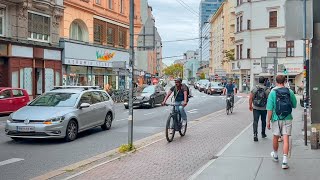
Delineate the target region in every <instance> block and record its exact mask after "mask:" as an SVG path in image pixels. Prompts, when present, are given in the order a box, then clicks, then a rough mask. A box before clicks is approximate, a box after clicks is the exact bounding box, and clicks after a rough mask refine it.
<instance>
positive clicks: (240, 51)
mask: <svg viewBox="0 0 320 180" xmlns="http://www.w3.org/2000/svg"><path fill="white" fill-rule="evenodd" d="M239 51H240V59H242V44H240V50H239Z"/></svg>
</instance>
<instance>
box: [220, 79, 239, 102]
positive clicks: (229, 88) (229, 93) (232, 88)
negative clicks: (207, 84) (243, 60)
mask: <svg viewBox="0 0 320 180" xmlns="http://www.w3.org/2000/svg"><path fill="white" fill-rule="evenodd" d="M226 94H227V97H228V96H230V97H231V106H232V107H233V104H234V95H235V94H237V92H236V87H235V85H234V84H232V81H229V83H228V84H227V85H226V87H225V88H224V91H223V95H226Z"/></svg>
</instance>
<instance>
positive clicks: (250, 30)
mask: <svg viewBox="0 0 320 180" xmlns="http://www.w3.org/2000/svg"><path fill="white" fill-rule="evenodd" d="M284 3H285V0H268V1H258V0H251V1H248V0H244V1H242V0H238V1H237V6H236V22H237V23H236V24H237V25H236V33H235V45H236V50H235V54H236V60H237V62H236V63H237V66H238V68H239V73H240V82H243V84H247V86H248V85H249V84H250V87H252V86H253V85H254V84H255V83H256V82H257V78H258V77H259V76H265V77H269V78H270V79H271V78H272V77H273V72H272V71H273V70H274V68H273V67H274V65H273V64H268V67H267V68H265V64H264V63H263V62H262V59H263V58H265V57H268V56H270V55H269V54H268V51H270V48H273V49H275V48H282V49H284V51H285V55H284V57H281V58H280V57H279V58H278V64H279V67H280V66H285V67H286V68H287V70H288V77H289V81H290V84H291V85H292V88H293V89H294V88H295V87H296V86H299V85H300V84H301V81H302V72H303V58H302V56H303V42H302V41H286V39H285V16H284V14H285V12H284ZM262 66H263V67H264V69H263V68H262ZM278 69H281V68H278ZM277 74H283V72H277ZM271 81H272V80H271ZM239 89H240V90H242V89H243V86H240V87H239Z"/></svg>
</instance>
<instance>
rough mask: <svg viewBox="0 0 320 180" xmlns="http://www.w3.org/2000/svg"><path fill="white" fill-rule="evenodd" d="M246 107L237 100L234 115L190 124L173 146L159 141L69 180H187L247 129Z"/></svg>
mask: <svg viewBox="0 0 320 180" xmlns="http://www.w3.org/2000/svg"><path fill="white" fill-rule="evenodd" d="M247 104H248V99H247V98H243V99H240V100H239V104H237V107H236V108H235V110H234V111H235V112H234V114H232V115H229V116H227V115H226V112H225V110H223V111H221V112H218V113H214V114H211V115H208V116H205V117H203V118H200V119H199V120H198V121H195V122H192V123H191V124H190V127H188V131H187V134H186V136H185V137H183V138H181V137H180V135H179V133H176V136H175V139H174V141H173V142H172V143H167V141H166V140H165V139H161V140H159V141H157V142H155V143H153V144H151V145H149V146H147V147H145V148H142V149H140V150H138V151H137V152H135V153H133V154H130V155H128V156H125V157H122V158H120V159H117V160H114V161H112V162H109V163H106V164H101V165H100V166H99V167H96V168H94V169H92V170H90V171H83V172H80V173H78V174H77V176H73V177H69V178H73V179H80V180H81V179H83V180H88V179H95V180H96V179H121V180H126V179H130V180H135V179H143V180H150V179H164V180H168V179H175V180H176V179H188V178H189V177H190V176H191V175H192V174H194V173H195V172H196V171H197V169H199V168H200V167H202V166H203V165H204V164H205V163H207V162H208V161H209V160H211V159H213V158H215V155H216V154H217V153H218V152H219V151H220V150H221V149H223V147H225V145H226V144H228V143H229V142H230V141H231V140H232V139H233V138H234V137H236V136H237V135H238V134H239V133H240V132H241V131H243V129H245V128H246V127H248V126H249V125H250V123H251V122H252V120H251V119H252V117H251V115H250V114H248V113H246V112H247ZM239 117H241V118H239ZM164 123H165V122H164ZM163 137H165V136H164V135H163Z"/></svg>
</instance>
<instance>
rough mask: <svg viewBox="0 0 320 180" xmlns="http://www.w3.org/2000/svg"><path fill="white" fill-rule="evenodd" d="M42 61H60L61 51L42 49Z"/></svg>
mask: <svg viewBox="0 0 320 180" xmlns="http://www.w3.org/2000/svg"><path fill="white" fill-rule="evenodd" d="M43 56H44V59H49V60H58V61H61V51H59V50H51V49H44V55H43Z"/></svg>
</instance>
